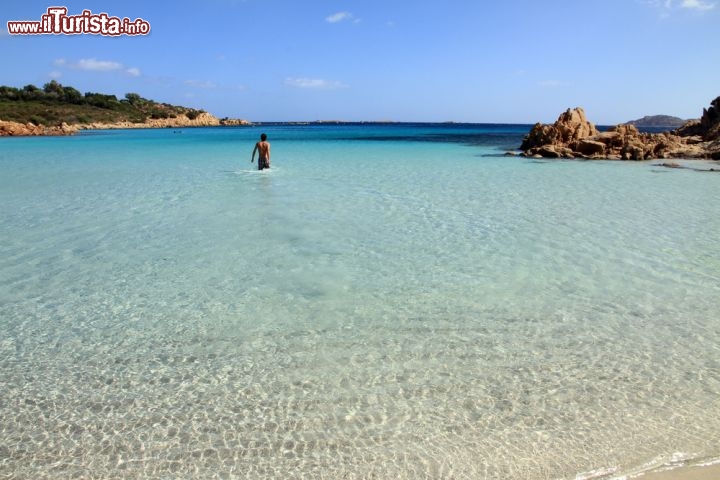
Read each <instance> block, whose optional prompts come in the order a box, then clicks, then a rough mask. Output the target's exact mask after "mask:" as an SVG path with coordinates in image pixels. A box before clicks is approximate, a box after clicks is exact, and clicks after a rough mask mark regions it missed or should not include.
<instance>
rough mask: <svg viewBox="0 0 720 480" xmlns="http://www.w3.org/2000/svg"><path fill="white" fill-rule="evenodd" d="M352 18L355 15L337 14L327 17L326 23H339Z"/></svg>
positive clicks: (348, 13)
mask: <svg viewBox="0 0 720 480" xmlns="http://www.w3.org/2000/svg"><path fill="white" fill-rule="evenodd" d="M352 18H353V14H352V13H350V12H337V13H333V14H332V15H328V16H327V17H325V21H326V22H328V23H338V22H342V21H344V20H352Z"/></svg>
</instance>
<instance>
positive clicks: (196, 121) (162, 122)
mask: <svg viewBox="0 0 720 480" xmlns="http://www.w3.org/2000/svg"><path fill="white" fill-rule="evenodd" d="M240 125H252V123H251V122H249V121H247V120H240V119H235V118H223V119H219V118H217V117H216V116H215V115H212V114H210V113H207V112H203V113H200V114H198V115H197V116H196V117H195V118H189V117H188V116H187V115H178V116H177V117H175V118H151V119H147V120H145V121H144V122H131V121H128V120H123V121H118V122H112V123H105V122H92V123H77V124H67V123H64V122H63V123H62V124H61V125H58V126H46V125H35V124H33V123H31V122H28V123H19V122H9V121H4V120H0V137H3V136H6V137H16V136H36V135H44V136H57V135H72V134H74V133H77V132H78V131H79V130H108V129H125V128H182V127H216V126H240Z"/></svg>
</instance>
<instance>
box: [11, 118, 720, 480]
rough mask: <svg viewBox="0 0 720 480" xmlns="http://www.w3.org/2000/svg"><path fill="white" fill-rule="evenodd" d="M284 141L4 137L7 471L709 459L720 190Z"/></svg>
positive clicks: (713, 435) (600, 465) (579, 168)
mask: <svg viewBox="0 0 720 480" xmlns="http://www.w3.org/2000/svg"><path fill="white" fill-rule="evenodd" d="M274 128H275V130H273V129H270V130H269V131H268V134H269V135H270V140H271V142H273V151H274V157H273V170H272V171H271V172H264V173H258V172H256V171H254V170H253V169H252V165H250V164H249V163H248V160H249V153H250V152H249V149H247V148H246V147H247V146H248V145H250V148H251V146H252V141H253V140H254V139H255V136H257V134H258V132H259V131H256V130H249V129H246V130H243V129H219V130H192V131H188V130H186V131H184V133H183V135H176V136H173V135H172V134H171V133H170V132H160V131H158V132H119V133H114V134H111V135H98V136H84V137H76V138H68V139H34V140H31V139H21V140H18V141H17V142H14V143H7V145H8V148H7V149H4V150H3V152H2V153H0V168H2V171H3V175H2V179H1V180H0V204H2V205H3V206H4V207H3V209H2V212H1V213H0V228H1V229H0V231H1V232H2V242H0V326H1V327H2V328H1V329H0V392H2V393H0V437H1V438H2V439H3V440H2V442H0V477H7V478H73V477H75V478H120V477H125V478H142V477H145V478H178V477H181V478H182V477H196V478H197V477H199V478H238V477H239V478H488V479H490V478H492V479H495V478H497V479H502V478H522V479H529V480H534V479H551V478H552V479H555V478H576V475H578V477H577V478H612V477H616V476H620V475H625V474H632V473H637V472H641V471H644V470H648V469H651V468H653V467H655V466H659V465H662V464H664V463H668V462H669V463H670V464H679V463H682V462H683V461H692V462H701V461H702V460H703V459H709V460H712V459H714V458H717V457H718V456H720V448H718V445H720V433H718V432H720V396H719V395H718V394H719V393H720V349H719V347H718V345H720V324H719V323H718V322H719V320H718V315H717V312H719V311H720V275H719V272H720V253H719V251H718V249H717V239H718V233H720V216H718V215H715V214H714V212H717V207H718V205H720V188H719V187H720V176H718V175H716V174H711V173H707V174H706V173H700V172H694V171H681V170H665V169H661V168H657V167H653V166H652V165H651V164H649V163H612V162H547V163H546V162H534V161H529V160H525V159H519V158H503V157H488V156H484V155H487V154H491V153H497V149H496V148H495V146H494V145H490V144H491V143H492V142H493V141H494V140H492V139H490V140H488V145H483V144H482V139H483V138H484V137H483V136H482V135H479V136H478V138H479V139H480V140H478V139H477V138H476V139H474V141H473V142H472V143H473V145H472V146H470V145H467V144H466V143H470V142H465V143H463V142H454V143H453V142H450V141H438V140H437V139H434V140H433V141H416V140H417V139H415V141H410V140H409V139H408V138H407V137H408V135H407V133H408V132H403V135H402V136H400V135H396V136H392V135H390V134H389V133H388V130H382V129H381V128H380V127H372V128H371V127H366V128H371V129H370V130H362V129H358V130H352V131H343V130H340V129H335V130H322V131H320V132H317V131H316V130H313V129H306V130H302V129H285V128H280V127H274ZM327 128H331V127H327ZM384 128H389V127H384ZM445 128H446V127H445ZM368 132H369V133H370V134H372V135H369V134H368ZM390 133H393V134H394V133H396V132H395V131H391V132H390ZM430 133H433V132H432V131H431V132H430ZM442 133H443V135H448V134H447V132H445V131H443V132H442ZM368 136H371V137H380V140H379V139H378V138H367V137H368ZM385 136H387V137H392V138H388V139H385V140H382V139H383V138H384V137H385ZM328 137H330V138H328ZM442 139H445V137H442ZM242 148H245V149H246V150H248V152H245V151H244V150H242ZM238 151H240V152H241V154H239V153H238ZM246 153H247V154H246ZM246 157H247V158H246ZM241 162H242V163H241Z"/></svg>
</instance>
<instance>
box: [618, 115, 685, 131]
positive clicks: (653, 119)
mask: <svg viewBox="0 0 720 480" xmlns="http://www.w3.org/2000/svg"><path fill="white" fill-rule="evenodd" d="M686 122H687V120H683V119H682V118H679V117H673V116H671V115H647V116H644V117H642V118H638V119H637V120H630V121H629V122H626V123H627V124H628V125H634V126H636V127H640V128H645V127H667V128H668V129H674V128H680V127H682V126H683V125H685V123H686Z"/></svg>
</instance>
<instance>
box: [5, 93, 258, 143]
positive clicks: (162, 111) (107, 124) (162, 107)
mask: <svg viewBox="0 0 720 480" xmlns="http://www.w3.org/2000/svg"><path fill="white" fill-rule="evenodd" d="M249 124H250V122H248V121H246V120H240V119H230V118H223V119H219V118H217V117H215V116H214V115H211V114H209V113H207V112H205V111H204V110H198V109H194V108H188V107H181V106H177V105H170V104H168V103H159V102H155V101H153V100H148V99H146V98H143V97H141V96H140V95H138V94H137V93H128V94H126V95H125V98H122V99H118V98H117V97H116V96H115V95H108V94H102V93H94V92H87V93H85V94H82V93H80V92H79V91H78V90H77V89H75V88H73V87H67V86H63V85H61V84H60V83H58V82H57V81H55V80H52V81H51V82H49V83H46V84H45V85H44V86H43V88H39V87H36V86H35V85H26V86H24V87H23V88H14V87H9V86H0V136H19V135H71V134H73V133H75V132H77V131H78V130H82V129H105V128H163V127H167V128H178V127H188V126H216V125H249Z"/></svg>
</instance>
